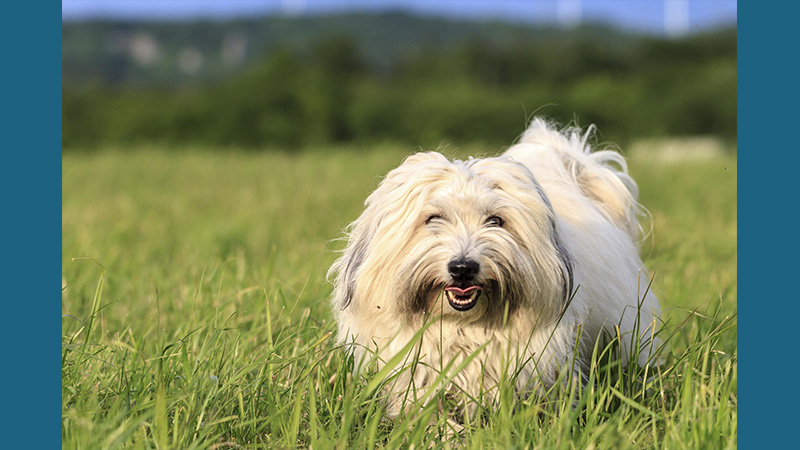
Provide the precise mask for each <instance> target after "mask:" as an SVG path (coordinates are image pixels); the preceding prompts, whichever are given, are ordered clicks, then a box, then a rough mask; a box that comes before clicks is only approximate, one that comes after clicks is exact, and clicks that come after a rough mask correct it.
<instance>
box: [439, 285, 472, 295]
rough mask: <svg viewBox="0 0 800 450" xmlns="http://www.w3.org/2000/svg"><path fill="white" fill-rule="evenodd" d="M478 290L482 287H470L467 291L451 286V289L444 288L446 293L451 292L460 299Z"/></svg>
mask: <svg viewBox="0 0 800 450" xmlns="http://www.w3.org/2000/svg"><path fill="white" fill-rule="evenodd" d="M476 289H480V286H470V287H468V288H466V289H461V288H457V287H455V286H450V287H446V288H444V290H445V291H450V292H452V293H453V294H455V295H457V296H459V297H466V296H468V295H470V294H471V293H472V291H474V290H476Z"/></svg>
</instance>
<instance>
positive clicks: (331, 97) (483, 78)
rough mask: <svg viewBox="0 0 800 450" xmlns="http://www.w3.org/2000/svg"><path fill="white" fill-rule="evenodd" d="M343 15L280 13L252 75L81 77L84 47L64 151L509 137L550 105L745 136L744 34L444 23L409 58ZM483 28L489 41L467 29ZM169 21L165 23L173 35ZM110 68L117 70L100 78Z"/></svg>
mask: <svg viewBox="0 0 800 450" xmlns="http://www.w3.org/2000/svg"><path fill="white" fill-rule="evenodd" d="M391 17H392V18H393V19H392V20H390V21H388V22H387V23H385V25H386V26H387V27H389V26H390V25H391V26H395V27H397V30H396V32H397V33H398V35H400V36H407V35H408V33H409V32H408V31H407V30H405V31H401V29H402V25H403V24H406V25H409V26H410V25H412V24H413V25H414V27H420V28H419V30H418V31H419V33H423V34H424V33H425V30H428V32H429V33H432V32H433V30H430V29H428V28H427V27H433V26H437V25H439V26H441V25H442V24H441V23H440V22H434V23H426V22H422V25H420V23H418V22H417V21H415V20H413V19H411V18H405V19H404V18H403V16H400V17H399V18H397V17H394V16H391ZM340 19H341V18H339V19H337V18H331V19H329V20H330V21H331V22H330V23H329V25H331V26H330V27H323V26H322V24H326V23H328V22H325V21H321V22H319V23H318V24H319V25H320V26H321V29H322V30H327V31H324V32H323V31H319V32H317V33H316V34H307V33H306V32H305V31H302V30H306V29H305V28H303V27H304V26H305V25H303V24H304V22H302V21H300V22H297V23H293V22H285V23H283V22H281V23H282V26H284V27H285V30H287V37H286V38H285V39H284V40H283V41H281V42H284V45H283V46H282V47H277V46H272V47H271V48H270V50H269V52H268V53H264V54H263V56H262V57H261V58H260V59H257V60H253V61H252V64H251V65H249V66H247V68H246V70H244V71H243V72H241V73H238V74H236V75H228V76H225V77H223V76H222V75H219V77H217V78H214V80H216V81H215V82H213V83H212V82H209V81H206V82H205V83H193V84H188V85H185V86H182V87H180V88H179V87H178V86H180V85H176V84H174V83H172V84H170V83H161V84H156V83H150V84H147V83H144V81H141V80H140V81H139V82H136V83H134V82H133V81H130V80H128V79H129V78H130V77H128V78H125V80H128V82H127V84H126V83H120V82H119V80H117V82H111V81H109V82H107V83H101V84H99V85H97V84H94V85H92V84H87V83H78V82H76V81H75V80H72V81H70V79H71V78H69V77H71V76H70V75H69V73H72V69H71V68H72V67H73V66H74V65H75V64H77V63H75V60H76V56H70V57H67V56H65V67H67V68H70V69H69V70H67V71H66V72H68V73H67V74H65V85H64V86H65V87H64V90H63V95H62V102H63V115H62V119H63V127H62V129H63V132H62V142H63V147H64V149H65V151H72V150H75V149H84V150H88V149H97V148H103V146H108V145H119V144H124V145H130V144H144V143H160V144H163V145H171V146H175V145H184V146H185V145H204V146H237V147H245V148H250V149H263V148H269V147H283V148H294V149H296V148H300V147H313V146H316V145H320V144H344V143H359V144H361V145H372V144H375V143H380V142H394V143H398V144H402V145H410V146H422V147H431V146H437V145H439V144H442V143H455V144H462V143H467V142H483V143H486V144H493V145H502V144H505V143H508V142H511V141H512V140H513V139H514V138H515V137H516V136H517V135H518V134H519V131H520V130H521V129H522V128H523V126H524V124H525V122H526V120H527V117H528V116H529V115H531V114H532V113H533V112H535V111H536V112H538V113H539V114H545V115H548V116H550V117H552V118H554V119H556V120H558V121H560V122H562V123H567V122H570V121H572V120H573V119H575V120H577V122H578V123H579V124H580V125H583V126H585V125H588V124H590V123H594V124H596V125H597V126H598V127H599V129H600V130H602V131H603V133H604V135H603V138H604V139H607V140H612V141H621V140H623V139H632V138H637V137H648V136H672V135H693V134H711V135H717V136H721V137H724V138H726V139H728V140H735V138H736V81H737V75H736V61H737V60H736V34H735V30H733V31H731V30H723V31H718V32H714V33H712V34H708V35H697V36H690V37H687V38H684V39H680V40H673V39H657V38H650V37H642V36H620V35H617V34H614V33H613V32H612V31H611V30H607V29H603V28H591V27H589V28H583V29H578V30H576V31H574V32H573V33H571V34H567V33H565V32H560V31H555V30H538V29H535V28H526V27H521V26H520V27H517V28H514V27H512V28H508V29H507V28H504V26H502V25H496V27H497V28H496V31H502V30H505V31H508V33H506V34H504V33H499V36H504V38H503V39H501V38H499V37H497V36H496V37H494V38H492V39H482V38H481V37H482V36H486V33H487V30H491V29H492V28H486V27H488V25H486V24H461V25H460V27H463V28H459V27H455V25H452V24H451V25H452V26H453V27H455V28H449V27H447V26H443V31H441V33H443V35H446V36H449V37H448V38H447V39H444V38H442V42H441V43H437V42H439V41H437V40H432V41H431V43H427V44H423V43H422V42H424V41H422V42H420V41H419V37H418V36H417V37H415V38H414V39H416V40H413V41H412V42H416V44H409V45H410V46H411V47H410V48H408V49H405V50H404V51H401V50H400V49H398V48H397V47H396V45H397V44H396V43H392V44H390V43H388V42H385V41H384V40H379V39H377V36H378V35H379V34H380V33H377V31H375V32H374V33H366V32H364V31H363V30H361V29H360V28H354V29H353V30H351V31H349V32H348V31H347V29H346V28H342V26H333V25H334V24H337V23H339V22H337V20H340ZM298 20H299V19H298ZM319 20H321V19H314V21H315V23H317V22H316V21H319ZM371 20H373V21H375V23H383V22H381V20H388V19H386V18H385V17H384V18H381V17H380V16H378V17H377V18H372V19H371ZM365 23H372V22H370V21H369V20H367V21H365ZM426 24H427V25H426ZM306 25H307V24H306ZM339 25H341V23H339ZM88 26H89V25H87V27H88ZM95 26H97V25H95ZM152 26H153V27H154V26H155V25H152ZM73 27H78V25H73ZM292 27H296V28H292ZM414 27H412V28H414ZM470 27H472V28H470ZM179 29H183V28H179ZM210 29H214V28H213V27H212V28H210ZM415 29H416V28H415ZM470 29H474V30H475V33H476V34H475V36H476V37H472V38H470V37H469V35H465V34H464V33H463V32H464V31H465V30H470ZM168 30H169V28H163V27H162V28H158V27H156V28H153V29H152V30H150V32H151V33H153V34H154V35H158V36H162V35H166V34H167V32H168ZM291 30H294V31H293V32H291ZM390 30H394V28H389V29H387V30H385V31H384V33H388V32H389V31H390ZM509 30H513V32H511V31H509ZM306 31H307V30H306ZM373 31H374V30H373ZM83 33H84V34H86V33H88V31H86V30H84V31H83ZM131 33H133V31H131ZM326 33H327V34H326ZM448 33H449V34H448ZM82 35H83V34H82V33H80V32H79V30H78V29H72V28H70V29H69V32H68V33H67V34H66V36H68V37H69V39H65V44H64V51H65V54H66V53H69V55H74V54H77V53H79V52H78V51H77V50H76V48H84V47H86V46H87V45H88V44H86V43H84V46H83V47H81V46H80V45H78V44H79V43H80V42H82V41H81V40H80V39H78V37H80V36H82ZM300 35H302V36H303V38H302V39H300V38H299V37H297V36H300ZM292 36H294V37H295V38H296V39H294V40H293V38H292ZM165 39H166V38H165ZM409 39H411V38H410V37H409ZM168 42H171V41H168ZM298 42H302V43H303V45H297V44H298ZM381 42H382V44H380V43H381ZM198 45H199V44H198ZM415 45H416V46H415ZM376 46H377V47H376ZM89 48H91V46H89ZM381 48H383V49H384V50H385V51H384V52H383V53H381V52H380V49H381ZM90 53H91V52H90ZM95 53H96V52H95ZM92 54H94V53H92ZM378 54H380V55H381V57H380V58H378V56H376V55H378ZM376 58H378V59H376ZM377 60H381V61H388V63H382V64H376V61H377ZM108 64H111V62H109V63H108ZM65 70H66V69H65ZM87 70H88V69H87ZM142 70H144V69H142ZM151 71H155V69H151ZM152 76H153V77H154V76H155V75H152ZM97 77H99V78H100V79H103V78H102V76H100V75H95V76H92V77H89V79H97ZM137 79H138V78H137ZM122 81H124V80H122Z"/></svg>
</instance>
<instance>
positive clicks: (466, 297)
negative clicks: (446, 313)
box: [444, 286, 482, 311]
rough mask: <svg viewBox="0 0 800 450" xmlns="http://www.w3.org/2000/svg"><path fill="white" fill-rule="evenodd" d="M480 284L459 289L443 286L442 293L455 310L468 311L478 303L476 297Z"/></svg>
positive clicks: (478, 293) (479, 292) (478, 294)
mask: <svg viewBox="0 0 800 450" xmlns="http://www.w3.org/2000/svg"><path fill="white" fill-rule="evenodd" d="M481 291H482V289H481V287H480V286H470V287H468V288H466V289H461V288H458V287H455V286H450V287H446V288H444V294H445V295H446V296H447V301H448V302H450V306H452V307H453V309H455V310H457V311H468V310H470V309H472V307H473V306H475V305H476V304H477V303H478V297H480V296H481Z"/></svg>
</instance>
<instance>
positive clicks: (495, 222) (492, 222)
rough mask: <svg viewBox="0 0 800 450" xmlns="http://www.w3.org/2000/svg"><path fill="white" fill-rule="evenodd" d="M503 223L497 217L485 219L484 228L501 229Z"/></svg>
mask: <svg viewBox="0 0 800 450" xmlns="http://www.w3.org/2000/svg"><path fill="white" fill-rule="evenodd" d="M504 223H505V221H503V219H501V218H500V217H499V216H492V217H489V218H488V219H486V226H487V227H502V226H503V224H504Z"/></svg>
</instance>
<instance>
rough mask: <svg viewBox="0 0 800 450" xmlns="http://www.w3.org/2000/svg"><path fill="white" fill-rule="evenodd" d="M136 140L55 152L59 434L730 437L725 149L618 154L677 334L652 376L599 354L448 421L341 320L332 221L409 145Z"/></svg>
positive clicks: (188, 443)
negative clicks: (210, 144) (344, 337)
mask: <svg viewBox="0 0 800 450" xmlns="http://www.w3.org/2000/svg"><path fill="white" fill-rule="evenodd" d="M137 150H138V151H136V152H126V151H121V150H120V151H113V152H108V153H102V154H97V155H77V154H68V155H65V156H64V158H63V209H62V236H63V247H62V261H63V270H64V277H65V279H66V282H67V288H66V289H65V290H64V291H63V292H62V314H63V315H64V318H63V322H62V323H63V325H62V332H63V336H64V337H63V352H62V356H63V359H62V362H63V364H62V380H63V390H62V402H63V409H62V417H63V419H62V438H63V445H62V447H63V448H123V447H124V448H256V447H261V448H263V447H264V446H267V447H268V448H295V447H313V448H334V447H336V448H399V447H402V448H408V447H410V446H412V445H413V446H414V447H415V448H428V447H430V446H433V447H455V446H460V447H462V448H510V447H515V448H733V447H735V446H736V374H737V371H736V317H735V314H736V280H737V274H736V160H735V157H733V156H727V157H718V158H713V159H709V160H705V161H695V162H691V163H686V162H684V163H680V164H675V163H672V164H666V163H664V162H659V161H653V160H647V159H646V158H645V159H639V158H633V159H632V160H631V172H632V174H633V175H634V177H635V178H636V179H637V180H638V182H639V184H640V189H641V200H642V203H644V204H645V206H647V207H648V209H649V210H650V211H651V213H652V215H653V233H652V236H651V237H650V239H649V240H648V241H647V242H645V244H644V245H643V254H644V257H645V261H646V263H647V265H648V267H649V268H650V269H651V271H652V272H653V273H654V274H655V282H654V291H655V293H656V294H657V295H658V296H659V298H660V300H661V304H662V307H663V308H664V309H665V314H664V317H665V320H666V321H667V327H666V332H667V334H669V335H672V338H671V339H670V341H669V345H670V351H671V353H672V356H670V357H668V358H667V363H666V364H665V366H663V367H662V369H661V372H659V373H658V374H656V376H655V378H654V381H653V384H652V385H651V386H649V389H648V392H647V395H642V394H641V393H640V392H638V391H636V390H635V389H632V388H631V386H632V384H631V382H630V381H631V380H630V379H628V380H627V381H626V380H625V379H623V378H621V377H616V378H615V377H612V376H608V374H607V372H602V371H601V372H599V373H598V374H597V375H598V377H597V378H598V380H600V381H598V383H595V384H593V385H591V388H585V389H583V390H582V392H580V393H575V395H576V396H575V398H577V404H576V406H575V407H573V403H572V402H571V401H569V400H568V398H569V397H563V398H562V399H561V400H563V401H554V402H549V403H547V404H543V403H541V402H537V401H533V400H532V399H527V400H520V399H515V398H513V396H510V395H508V396H505V397H502V400H503V401H501V403H500V405H499V406H498V407H497V408H496V409H492V410H487V411H486V412H485V413H484V414H482V417H483V419H482V420H481V421H477V422H475V423H468V424H466V425H465V429H464V430H463V432H462V433H460V434H458V433H452V432H449V431H448V428H449V426H448V422H447V420H446V418H447V416H446V414H445V413H442V412H440V411H439V408H437V407H436V405H435V403H432V404H431V406H429V407H427V408H425V409H423V410H422V411H421V412H420V413H419V414H416V415H410V416H408V417H404V418H401V419H399V420H397V421H386V420H384V419H382V414H381V401H380V397H381V391H380V389H378V390H375V389H371V387H373V386H374V383H373V384H370V382H371V381H372V379H370V378H359V377H353V376H352V374H351V373H350V366H351V364H352V363H351V361H349V360H348V359H347V358H346V355H345V354H344V353H343V352H342V351H341V350H340V349H338V348H336V346H335V344H334V342H333V337H332V333H333V332H334V331H335V325H334V323H333V322H332V319H331V314H330V311H329V307H328V296H329V293H330V286H329V285H328V284H327V283H326V282H325V279H324V276H325V272H326V270H327V268H328V266H329V265H330V264H331V262H332V261H333V259H334V258H335V257H336V254H335V252H334V250H336V249H339V248H341V245H342V244H341V243H339V242H335V241H334V239H335V238H337V237H339V236H340V235H341V230H342V228H343V227H344V226H345V225H346V224H347V222H348V221H350V220H353V219H354V218H355V217H356V216H357V215H358V213H359V212H360V211H361V208H362V205H363V201H364V198H365V197H366V195H367V194H368V193H369V192H370V191H371V190H372V189H374V187H375V186H376V185H377V183H378V181H379V179H380V178H379V177H380V176H382V175H384V174H385V173H386V172H387V171H388V170H389V169H391V168H392V167H394V166H396V165H397V164H398V163H399V162H400V161H401V159H402V158H403V156H404V155H405V154H406V153H407V152H408V150H409V149H406V148H392V147H389V146H383V147H376V148H370V149H349V148H339V149H326V150H320V151H317V152H303V153H299V154H289V153H259V154H256V153H243V152H215V151H199V152H188V151H180V152H170V151H169V150H168V149H159V148H155V149H137ZM453 152H456V151H455V150H454V151H453ZM451 153H452V152H451ZM458 153H462V154H482V153H491V150H488V151H487V150H483V149H479V148H469V149H464V150H462V151H459V152H458ZM73 258H80V259H75V260H73ZM85 258H94V261H93V260H92V259H85ZM604 374H605V375H604ZM572 394H573V393H570V392H565V393H564V394H563V395H565V396H569V395H572Z"/></svg>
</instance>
